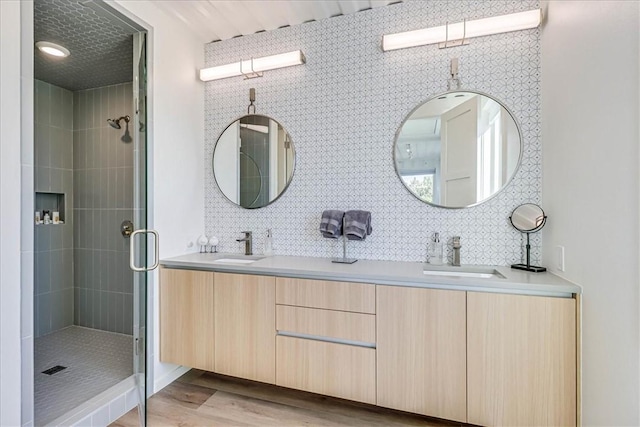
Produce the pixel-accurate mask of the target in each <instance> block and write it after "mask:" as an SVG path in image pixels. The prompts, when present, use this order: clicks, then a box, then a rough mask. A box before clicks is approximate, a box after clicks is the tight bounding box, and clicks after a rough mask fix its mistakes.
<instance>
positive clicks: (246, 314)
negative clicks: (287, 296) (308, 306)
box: [215, 273, 276, 384]
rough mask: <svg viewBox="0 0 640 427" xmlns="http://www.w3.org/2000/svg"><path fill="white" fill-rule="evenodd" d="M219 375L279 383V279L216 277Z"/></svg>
mask: <svg viewBox="0 0 640 427" xmlns="http://www.w3.org/2000/svg"><path fill="white" fill-rule="evenodd" d="M215 280H216V286H215V330H216V349H215V367H216V369H215V370H216V372H218V373H221V374H226V375H232V376H234V377H240V378H246V379H250V380H255V381H261V382H266V383H271V384H273V383H275V379H276V378H275V377H276V374H275V367H276V361H275V357H276V350H275V348H276V315H275V310H276V303H275V278H274V277H268V276H252V275H248V274H226V273H215Z"/></svg>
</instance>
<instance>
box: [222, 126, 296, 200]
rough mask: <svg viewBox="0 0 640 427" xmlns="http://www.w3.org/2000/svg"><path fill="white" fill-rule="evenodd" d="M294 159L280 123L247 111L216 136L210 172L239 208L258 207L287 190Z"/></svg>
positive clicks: (292, 150) (223, 191)
mask: <svg viewBox="0 0 640 427" xmlns="http://www.w3.org/2000/svg"><path fill="white" fill-rule="evenodd" d="M295 159H296V156H295V150H294V148H293V142H291V137H290V136H289V134H288V133H287V131H286V130H285V129H284V128H283V127H282V125H281V124H280V123H278V122H277V121H275V120H273V119H272V118H270V117H267V116H261V115H258V114H251V115H247V116H243V117H241V118H239V119H238V120H236V121H235V122H233V123H231V124H230V125H229V126H227V128H226V129H225V130H224V132H222V134H221V135H220V137H219V138H218V142H217V143H216V147H215V149H214V151H213V175H214V177H215V179H216V183H217V184H218V187H219V188H220V191H222V193H223V194H224V195H225V196H226V197H227V199H229V200H230V201H232V202H233V203H235V204H237V205H239V206H242V207H243V208H247V209H254V208H261V207H263V206H267V205H268V204H270V203H272V202H273V201H274V200H276V199H277V198H278V197H280V195H282V193H283V192H284V191H285V190H286V189H287V187H288V186H289V183H290V182H291V178H292V177H293V170H294V167H295Z"/></svg>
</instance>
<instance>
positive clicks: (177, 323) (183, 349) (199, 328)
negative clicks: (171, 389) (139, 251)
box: [160, 268, 214, 371]
mask: <svg viewBox="0 0 640 427" xmlns="http://www.w3.org/2000/svg"><path fill="white" fill-rule="evenodd" d="M213 286H214V284H213V273H212V272H207V271H191V270H177V269H170V268H161V269H160V360H161V361H163V362H169V363H175V364H178V365H184V366H188V367H190V368H198V369H204V370H207V371H213V370H214V358H213V355H214V327H213V317H214V316H213V310H214V307H213V305H214V304H213V298H214V296H213V293H214V292H213Z"/></svg>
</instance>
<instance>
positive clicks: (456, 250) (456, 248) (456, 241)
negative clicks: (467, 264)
mask: <svg viewBox="0 0 640 427" xmlns="http://www.w3.org/2000/svg"><path fill="white" fill-rule="evenodd" d="M461 247H462V245H461V244H460V236H453V261H452V262H451V265H453V266H455V267H460V248H461Z"/></svg>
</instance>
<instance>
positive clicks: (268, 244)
mask: <svg viewBox="0 0 640 427" xmlns="http://www.w3.org/2000/svg"><path fill="white" fill-rule="evenodd" d="M264 254H265V255H267V256H270V255H273V237H272V236H271V229H270V228H269V229H267V237H265V239H264Z"/></svg>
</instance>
